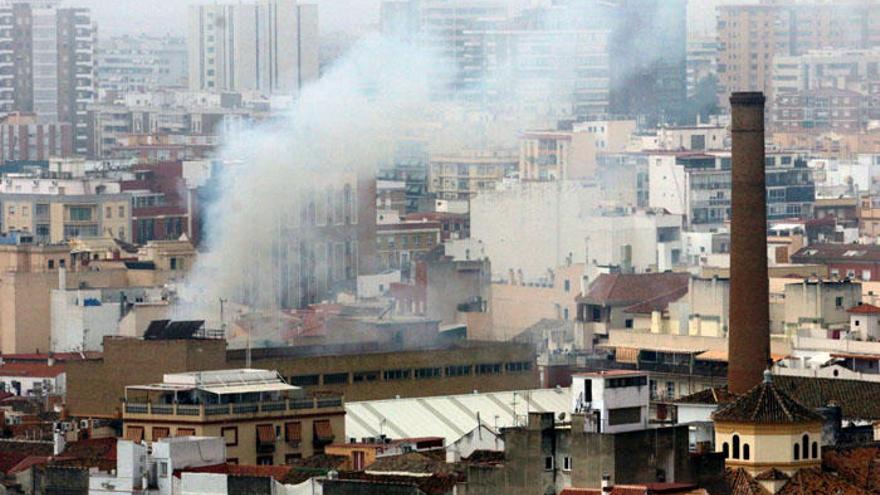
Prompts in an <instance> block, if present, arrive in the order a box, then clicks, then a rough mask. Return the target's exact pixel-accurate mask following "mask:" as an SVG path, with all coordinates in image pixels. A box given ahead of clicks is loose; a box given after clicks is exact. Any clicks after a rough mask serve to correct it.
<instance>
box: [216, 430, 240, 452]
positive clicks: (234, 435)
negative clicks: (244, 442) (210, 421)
mask: <svg viewBox="0 0 880 495" xmlns="http://www.w3.org/2000/svg"><path fill="white" fill-rule="evenodd" d="M220 436H221V437H223V439H224V440H226V446H227V447H235V446H236V445H238V427H237V426H225V427H223V428H220Z"/></svg>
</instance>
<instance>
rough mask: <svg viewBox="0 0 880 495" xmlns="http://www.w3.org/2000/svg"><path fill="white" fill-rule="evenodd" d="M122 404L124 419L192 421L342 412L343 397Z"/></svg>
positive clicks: (129, 402) (130, 401)
mask: <svg viewBox="0 0 880 495" xmlns="http://www.w3.org/2000/svg"><path fill="white" fill-rule="evenodd" d="M123 406H124V407H123V414H122V417H123V419H125V420H130V421H131V420H133V421H138V420H140V421H152V420H156V419H160V418H161V419H163V420H168V419H174V420H178V421H182V422H192V423H199V422H204V421H216V420H223V419H229V420H236V421H238V420H242V419H260V418H263V417H274V416H278V415H279V414H283V415H291V416H294V415H300V414H315V413H325V414H326V413H332V412H342V411H343V405H342V396H339V395H332V396H330V395H328V396H323V395H322V396H318V397H309V398H292V399H283V400H273V401H262V402H243V403H234V404H153V403H151V402H137V401H133V400H128V401H127V402H124V404H123Z"/></svg>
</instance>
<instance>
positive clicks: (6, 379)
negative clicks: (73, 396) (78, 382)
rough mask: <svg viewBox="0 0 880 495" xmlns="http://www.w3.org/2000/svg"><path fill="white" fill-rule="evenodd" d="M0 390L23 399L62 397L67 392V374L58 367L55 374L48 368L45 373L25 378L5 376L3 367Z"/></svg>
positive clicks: (16, 375) (0, 376)
mask: <svg viewBox="0 0 880 495" xmlns="http://www.w3.org/2000/svg"><path fill="white" fill-rule="evenodd" d="M0 390H2V391H4V392H9V393H11V394H15V395H20V396H23V397H29V396H32V397H42V396H43V395H47V394H48V395H60V396H64V394H65V393H66V392H67V374H66V373H64V372H63V371H61V367H60V366H59V368H58V372H57V373H56V372H53V371H52V367H48V368H46V371H45V372H42V373H38V372H31V373H28V375H27V376H24V375H22V374H21V373H10V374H8V375H7V373H6V372H5V370H4V368H3V366H0Z"/></svg>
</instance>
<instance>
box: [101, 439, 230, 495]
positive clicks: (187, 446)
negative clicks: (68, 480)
mask: <svg viewBox="0 0 880 495" xmlns="http://www.w3.org/2000/svg"><path fill="white" fill-rule="evenodd" d="M116 451H117V454H116V471H115V472H114V473H100V472H98V473H92V474H90V475H89V495H102V494H114V495H117V494H118V495H122V494H135V493H138V494H151V495H171V494H172V493H174V494H176V493H179V491H178V490H177V489H173V486H174V485H175V484H177V481H176V480H175V478H174V476H173V473H174V470H176V469H184V468H194V467H201V466H210V465H215V464H225V463H226V441H225V440H224V439H222V438H219V437H173V438H163V439H161V440H159V441H157V442H153V443H152V445H151V449H150V450H148V449H147V446H146V444H143V443H134V442H132V441H130V440H121V439H120V440H118V441H117V444H116ZM224 488H225V483H224ZM198 493H215V492H210V491H208V492H198ZM224 493H225V492H224Z"/></svg>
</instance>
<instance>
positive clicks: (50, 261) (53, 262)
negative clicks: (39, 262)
mask: <svg viewBox="0 0 880 495" xmlns="http://www.w3.org/2000/svg"><path fill="white" fill-rule="evenodd" d="M48 264H49V269H50V270H51V269H53V268H55V260H49V262H48Z"/></svg>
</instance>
